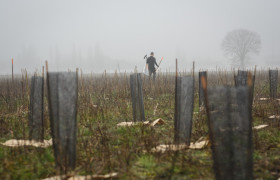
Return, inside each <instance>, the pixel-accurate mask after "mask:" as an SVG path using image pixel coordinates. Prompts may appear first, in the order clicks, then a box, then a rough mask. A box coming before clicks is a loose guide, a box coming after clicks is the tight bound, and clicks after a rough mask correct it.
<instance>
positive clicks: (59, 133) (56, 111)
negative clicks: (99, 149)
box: [47, 72, 78, 172]
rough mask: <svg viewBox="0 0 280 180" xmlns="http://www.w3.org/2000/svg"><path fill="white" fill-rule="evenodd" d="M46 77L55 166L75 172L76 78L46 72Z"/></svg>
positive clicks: (62, 73)
mask: <svg viewBox="0 0 280 180" xmlns="http://www.w3.org/2000/svg"><path fill="white" fill-rule="evenodd" d="M47 75H48V77H47V84H48V99H49V112H50V122H51V134H52V138H53V148H54V155H55V161H56V166H57V168H58V169H59V170H60V171H63V172H66V171H67V170H69V169H71V170H73V169H74V168H75V160H76V139H77V135H76V131H77V99H78V77H77V74H76V73H75V72H58V73H51V72H49V73H48V74H47Z"/></svg>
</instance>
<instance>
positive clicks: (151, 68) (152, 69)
mask: <svg viewBox="0 0 280 180" xmlns="http://www.w3.org/2000/svg"><path fill="white" fill-rule="evenodd" d="M155 65H156V66H157V67H159V66H158V64H157V62H156V58H154V53H153V52H151V56H150V57H148V59H147V61H146V68H147V67H148V70H149V76H150V77H151V75H152V74H153V80H154V82H155V79H156V68H155Z"/></svg>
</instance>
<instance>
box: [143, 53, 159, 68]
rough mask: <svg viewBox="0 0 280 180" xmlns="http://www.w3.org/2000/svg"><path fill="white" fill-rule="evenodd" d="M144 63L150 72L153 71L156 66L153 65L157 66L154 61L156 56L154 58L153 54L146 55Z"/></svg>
mask: <svg viewBox="0 0 280 180" xmlns="http://www.w3.org/2000/svg"><path fill="white" fill-rule="evenodd" d="M146 63H147V64H148V69H149V71H150V72H155V71H156V68H155V65H156V66H157V67H158V64H157V62H156V58H154V57H153V56H150V57H148V59H147V61H146Z"/></svg>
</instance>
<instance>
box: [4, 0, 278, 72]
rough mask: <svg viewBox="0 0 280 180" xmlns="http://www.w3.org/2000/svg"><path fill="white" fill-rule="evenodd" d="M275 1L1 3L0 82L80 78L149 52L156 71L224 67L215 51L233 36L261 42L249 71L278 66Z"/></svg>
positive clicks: (127, 66) (125, 66)
mask: <svg viewBox="0 0 280 180" xmlns="http://www.w3.org/2000/svg"><path fill="white" fill-rule="evenodd" d="M279 7H280V1H278V0H230V1H224V0H211V1H210V0H209V1H206V0H204V1H202V0H200V1H198V0H139V1H136V0H99V1H97V0H80V1H78V0H77V1H73V0H1V1H0V63H1V66H0V74H8V73H10V71H11V59H12V58H14V63H15V65H14V66H15V72H16V73H20V71H21V69H22V68H27V70H28V71H30V72H34V71H36V70H38V71H41V68H42V66H43V65H44V62H45V60H48V62H49V70H51V71H58V70H60V71H62V70H67V69H68V68H70V69H72V70H74V69H75V67H80V68H82V69H83V70H84V72H102V71H103V70H104V69H107V71H112V72H113V71H115V70H117V69H118V70H121V71H124V70H127V71H132V70H133V69H134V68H135V66H137V69H138V71H141V70H142V68H143V66H144V65H145V60H144V59H143V57H144V55H145V54H149V53H150V52H151V51H154V53H155V57H156V59H157V61H158V62H159V61H160V58H161V57H163V58H164V59H163V62H162V64H161V69H162V70H164V71H165V70H166V69H171V70H172V69H174V66H175V64H174V61H175V59H176V58H178V60H179V66H180V68H181V69H187V70H189V69H191V66H192V61H195V62H196V67H197V70H198V69H200V68H202V67H203V68H204V69H207V68H213V67H216V66H222V67H229V66H230V63H231V62H230V61H229V59H228V58H227V57H225V56H224V53H223V52H222V50H221V44H222V40H223V38H224V37H225V36H226V34H227V33H228V32H230V31H232V30H235V29H240V28H242V29H248V30H250V31H254V32H257V33H259V34H260V36H261V41H262V45H261V46H262V48H261V51H260V54H259V55H257V56H251V58H250V62H251V64H249V65H252V66H253V65H255V64H256V65H258V66H280V23H279V17H280V11H279Z"/></svg>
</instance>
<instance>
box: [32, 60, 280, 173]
mask: <svg viewBox="0 0 280 180" xmlns="http://www.w3.org/2000/svg"><path fill="white" fill-rule="evenodd" d="M46 67H47V66H46ZM176 67H177V65H176ZM176 69H177V68H176ZM234 78H235V87H229V86H221V87H214V88H207V72H206V71H204V72H199V105H200V106H203V107H205V108H206V112H207V118H208V126H209V135H210V140H211V148H212V154H213V159H214V170H215V174H216V178H217V179H252V178H253V175H252V169H253V167H252V164H253V163H252V151H253V149H252V115H251V110H252V102H253V89H254V81H255V75H251V73H250V72H247V71H238V73H237V75H235V76H234ZM277 78H278V71H277V70H270V71H269V79H270V81H269V82H270V96H271V98H276V94H277V84H278V83H277V82H278V79H277ZM194 82H195V81H194V71H193V74H192V75H190V76H179V75H178V72H176V84H175V114H174V142H175V144H182V143H184V144H188V145H189V144H190V139H191V131H192V116H193V107H194V89H195V88H194V87H195V86H194ZM130 88H131V101H132V109H133V119H134V121H145V111H144V100H143V91H142V80H141V74H140V73H135V74H131V75H130ZM47 90H48V102H49V103H48V104H49V116H50V124H51V135H52V139H53V148H54V156H55V162H56V168H57V170H58V171H59V172H66V171H68V170H73V169H74V168H75V159H76V139H77V135H76V134H77V133H76V132H77V118H76V117H77V99H78V74H77V73H76V72H57V73H54V72H48V69H47ZM30 93H31V94H30V118H29V132H30V133H29V135H30V139H32V140H39V141H42V140H43V138H44V137H43V135H44V132H43V130H44V128H43V127H44V123H43V122H44V120H43V109H44V108H43V105H44V77H39V76H37V75H34V76H33V77H32V80H31V91H30Z"/></svg>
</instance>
